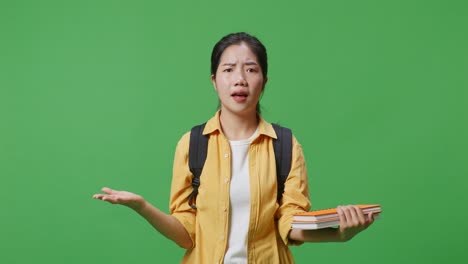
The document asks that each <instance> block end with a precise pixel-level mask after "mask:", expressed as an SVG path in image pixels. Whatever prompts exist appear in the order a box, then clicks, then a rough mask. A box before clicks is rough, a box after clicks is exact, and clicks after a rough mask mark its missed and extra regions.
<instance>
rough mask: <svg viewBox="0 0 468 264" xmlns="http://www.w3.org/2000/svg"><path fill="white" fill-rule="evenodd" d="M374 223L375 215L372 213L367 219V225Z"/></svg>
mask: <svg viewBox="0 0 468 264" xmlns="http://www.w3.org/2000/svg"><path fill="white" fill-rule="evenodd" d="M373 222H374V213H372V212H370V213H369V215H368V217H367V225H370V224H372V223H373Z"/></svg>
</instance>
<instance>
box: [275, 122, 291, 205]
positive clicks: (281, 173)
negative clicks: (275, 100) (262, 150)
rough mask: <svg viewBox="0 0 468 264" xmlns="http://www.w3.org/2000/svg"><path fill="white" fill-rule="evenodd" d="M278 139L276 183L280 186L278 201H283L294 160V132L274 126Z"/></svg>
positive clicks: (276, 148)
mask: <svg viewBox="0 0 468 264" xmlns="http://www.w3.org/2000/svg"><path fill="white" fill-rule="evenodd" d="M272 125H273V128H274V129H275V132H276V136H277V139H273V149H274V151H275V160H276V182H277V185H278V197H277V201H278V202H279V201H280V200H281V197H282V196H283V192H284V183H285V182H286V179H287V178H288V175H289V172H290V171H291V160H292V132H291V129H289V128H286V127H282V126H279V125H277V124H272Z"/></svg>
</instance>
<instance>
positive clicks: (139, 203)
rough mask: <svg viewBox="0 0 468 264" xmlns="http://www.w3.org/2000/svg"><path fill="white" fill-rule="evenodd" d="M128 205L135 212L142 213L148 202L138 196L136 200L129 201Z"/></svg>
mask: <svg viewBox="0 0 468 264" xmlns="http://www.w3.org/2000/svg"><path fill="white" fill-rule="evenodd" d="M129 206H130V208H132V209H133V210H134V211H135V212H137V213H139V214H142V213H144V211H145V210H146V208H147V207H148V203H147V202H146V200H145V199H144V198H143V197H141V196H140V197H139V199H137V200H136V201H134V202H133V203H131V204H130V205H129Z"/></svg>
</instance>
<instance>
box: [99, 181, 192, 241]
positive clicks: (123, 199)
mask: <svg viewBox="0 0 468 264" xmlns="http://www.w3.org/2000/svg"><path fill="white" fill-rule="evenodd" d="M102 191H103V192H104V193H105V194H95V195H93V198H94V199H99V200H103V201H107V202H109V203H112V204H122V205H125V206H127V207H129V208H131V209H133V210H134V211H135V212H137V213H138V214H140V215H141V216H142V217H143V218H145V219H146V221H148V222H149V223H150V224H151V225H152V226H153V227H154V228H155V229H156V230H157V231H158V232H159V233H161V234H162V235H164V236H165V237H167V238H169V239H171V240H173V241H174V242H176V243H177V245H179V246H180V247H182V248H185V249H189V248H192V246H193V245H192V240H191V239H190V236H189V234H188V232H187V230H186V229H185V228H184V226H183V225H182V224H181V223H180V222H179V221H178V220H177V219H176V218H175V217H173V216H172V215H169V214H166V213H163V212H162V211H160V210H159V209H158V208H156V207H154V206H153V205H151V204H150V203H149V202H147V201H146V200H145V199H144V198H143V197H141V196H140V195H137V194H134V193H131V192H126V191H116V190H112V189H110V188H102Z"/></svg>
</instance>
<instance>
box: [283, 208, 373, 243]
mask: <svg viewBox="0 0 468 264" xmlns="http://www.w3.org/2000/svg"><path fill="white" fill-rule="evenodd" d="M337 212H338V215H339V217H340V227H339V228H324V229H317V230H299V229H292V230H291V232H290V233H289V239H291V240H294V241H300V242H345V241H349V240H350V239H352V238H353V237H354V236H356V235H357V234H358V233H360V232H362V231H364V230H365V229H366V228H367V227H369V225H371V224H372V223H373V221H374V219H373V215H372V213H370V214H369V216H368V217H365V215H364V213H363V212H362V210H361V209H360V208H359V207H357V206H354V205H348V206H338V207H337Z"/></svg>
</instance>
